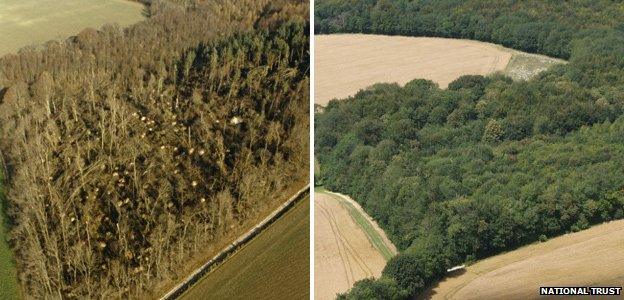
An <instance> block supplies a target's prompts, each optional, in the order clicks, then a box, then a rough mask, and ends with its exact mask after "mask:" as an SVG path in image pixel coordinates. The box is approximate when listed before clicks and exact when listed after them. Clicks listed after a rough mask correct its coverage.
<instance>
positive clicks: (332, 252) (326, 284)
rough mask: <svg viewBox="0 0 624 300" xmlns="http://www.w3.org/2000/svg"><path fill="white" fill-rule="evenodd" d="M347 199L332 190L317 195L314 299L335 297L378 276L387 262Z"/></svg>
mask: <svg viewBox="0 0 624 300" xmlns="http://www.w3.org/2000/svg"><path fill="white" fill-rule="evenodd" d="M344 201H347V200H345V199H343V198H341V197H338V196H337V195H334V194H330V193H324V192H316V194H315V199H314V207H315V211H314V216H315V224H314V226H315V232H314V234H315V245H314V247H315V253H314V256H315V261H314V269H315V299H323V300H324V299H334V298H335V296H336V294H337V293H343V292H346V291H347V290H348V289H349V288H351V287H352V286H353V284H354V283H355V282H356V281H358V280H361V279H364V278H371V277H379V276H381V271H382V270H383V267H384V266H385V264H386V260H385V258H384V256H383V255H382V253H381V252H380V251H379V249H378V248H376V247H375V245H374V244H373V242H372V241H371V239H370V237H369V236H368V234H367V232H366V231H365V230H364V229H363V228H362V227H361V226H360V225H359V224H358V223H357V221H356V220H355V219H354V216H353V215H352V214H351V212H350V211H349V209H348V208H347V207H346V206H345V205H344V204H345V203H344Z"/></svg>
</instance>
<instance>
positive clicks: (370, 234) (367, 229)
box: [314, 187, 394, 261]
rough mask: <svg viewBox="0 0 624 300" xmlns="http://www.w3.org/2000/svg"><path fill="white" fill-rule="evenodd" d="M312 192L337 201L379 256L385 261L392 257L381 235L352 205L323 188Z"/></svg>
mask: <svg viewBox="0 0 624 300" xmlns="http://www.w3.org/2000/svg"><path fill="white" fill-rule="evenodd" d="M314 191H315V192H316V193H324V194H327V195H329V196H331V197H333V198H334V199H336V200H338V201H339V202H340V204H341V205H342V206H343V207H344V208H345V209H346V210H347V211H348V212H349V215H351V218H352V219H353V220H354V221H355V223H356V224H358V226H360V228H362V230H363V231H364V233H366V237H367V238H368V240H369V241H370V242H371V243H372V244H373V246H374V247H375V248H376V249H377V251H379V253H381V256H383V257H384V259H385V260H386V261H388V260H390V259H391V258H392V257H393V256H394V254H393V253H392V251H391V250H390V248H388V245H386V243H385V242H384V241H383V239H382V237H381V235H379V232H377V230H375V228H374V227H373V224H371V223H370V222H369V221H368V220H367V219H366V217H365V216H364V215H362V213H361V212H360V211H359V210H358V209H357V208H356V207H355V206H354V205H353V204H351V203H350V202H349V201H347V200H345V199H342V198H341V197H340V196H337V195H334V194H330V193H328V192H327V190H325V189H324V188H323V187H318V188H315V189H314Z"/></svg>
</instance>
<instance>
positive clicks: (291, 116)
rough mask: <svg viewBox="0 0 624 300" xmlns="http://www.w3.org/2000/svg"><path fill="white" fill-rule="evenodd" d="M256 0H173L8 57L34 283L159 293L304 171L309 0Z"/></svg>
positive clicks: (7, 152) (26, 277)
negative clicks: (138, 18)
mask: <svg viewBox="0 0 624 300" xmlns="http://www.w3.org/2000/svg"><path fill="white" fill-rule="evenodd" d="M243 2H244V3H241V1H235V2H232V1H229V0H220V1H210V2H198V4H197V5H194V6H192V7H185V6H180V5H177V4H176V3H174V2H170V3H168V4H167V5H165V6H163V7H161V8H162V10H160V11H159V12H158V13H157V14H153V15H152V16H151V17H150V18H149V19H147V20H146V21H144V22H141V23H138V24H136V25H134V26H131V27H129V28H126V29H121V28H119V27H116V26H114V25H106V26H104V27H103V28H101V29H100V30H93V29H86V30H84V31H82V32H81V33H80V34H78V35H77V36H75V37H72V38H70V39H68V40H67V41H61V42H57V41H53V42H49V43H47V44H46V45H44V46H42V47H37V48H27V49H23V50H21V51H20V52H19V53H18V54H15V55H8V56H5V57H3V58H1V59H0V91H1V92H0V136H1V139H0V149H2V153H3V154H4V158H5V161H6V169H7V173H8V174H7V188H8V191H7V200H8V204H9V207H8V212H9V215H10V217H11V219H12V224H13V228H12V229H11V234H10V237H11V244H12V246H13V249H14V254H15V256H16V261H17V265H18V272H19V279H20V283H21V285H22V288H23V290H24V291H25V293H26V295H28V296H29V297H34V298H70V299H72V298H141V297H145V296H146V295H149V293H150V292H151V291H152V290H153V289H154V288H155V287H156V286H158V285H159V284H161V283H163V282H165V281H168V280H171V279H174V278H176V277H178V276H183V275H184V274H180V272H179V271H180V270H181V269H183V268H182V267H183V266H184V265H185V263H187V262H188V260H189V259H190V258H192V257H193V254H196V253H199V251H200V250H201V249H205V248H210V247H212V245H215V244H219V243H222V242H223V240H224V239H225V238H227V237H228V236H230V235H231V233H232V231H233V230H240V229H239V228H238V226H239V225H240V224H241V223H243V222H244V221H245V220H247V219H249V218H252V217H257V216H259V215H260V214H262V213H266V212H267V211H269V209H271V208H272V207H273V206H274V205H275V204H276V202H275V201H276V200H273V199H279V195H280V193H281V192H283V191H284V190H285V189H286V188H288V187H290V186H291V185H292V184H294V183H297V182H301V181H304V180H306V178H307V174H308V171H307V170H308V167H309V166H308V164H309V163H308V161H309V160H308V157H309V156H308V155H309V149H308V137H309V135H308V134H309V116H308V114H309V109H308V107H309V105H308V103H309V95H308V88H309V53H308V49H309V47H308V41H309V36H308V29H307V28H308V26H309V21H308V16H307V5H308V4H307V3H306V1H295V2H292V1H266V0H245V1H243ZM163 3H164V2H163ZM241 4H243V5H241ZM152 296H154V295H152Z"/></svg>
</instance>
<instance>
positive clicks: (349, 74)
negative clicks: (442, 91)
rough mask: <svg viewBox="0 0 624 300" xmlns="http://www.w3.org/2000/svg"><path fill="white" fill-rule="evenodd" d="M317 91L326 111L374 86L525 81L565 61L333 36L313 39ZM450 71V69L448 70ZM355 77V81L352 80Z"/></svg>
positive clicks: (442, 43)
mask: <svg viewBox="0 0 624 300" xmlns="http://www.w3.org/2000/svg"><path fill="white" fill-rule="evenodd" d="M315 40H316V41H317V43H316V44H317V46H316V47H317V48H316V49H317V50H316V52H317V54H319V57H318V58H317V60H316V62H315V65H316V69H317V70H318V74H320V75H319V76H317V79H316V80H315V85H316V86H317V90H318V91H319V92H318V93H317V95H316V96H315V104H317V105H320V106H326V105H327V104H328V102H329V101H331V100H332V99H344V98H348V97H350V96H353V95H355V94H356V93H357V92H358V91H360V90H366V89H367V88H369V87H371V86H373V85H374V84H376V83H393V82H396V83H398V84H399V85H404V84H405V83H407V82H409V81H410V80H413V79H419V78H425V79H429V80H433V81H434V82H436V83H437V84H438V85H439V86H440V87H441V88H446V87H447V85H448V84H449V83H450V82H452V81H453V80H455V79H457V78H458V77H460V76H462V75H483V76H487V75H492V74H503V75H506V76H509V77H511V78H512V79H513V80H528V79H531V78H533V77H535V76H537V75H538V74H539V73H541V72H543V71H546V70H548V69H549V68H550V67H552V66H554V65H557V64H563V63H566V61H564V60H561V59H556V58H551V57H548V56H544V55H538V54H531V53H525V52H521V51H518V50H515V49H511V48H506V47H504V46H502V45H499V44H492V43H486V42H481V41H477V40H470V39H453V38H442V37H425V36H386V35H377V34H344V33H336V34H329V35H317V36H315ZM449 66H452V67H451V68H448V67H449ZM353 74H357V75H353Z"/></svg>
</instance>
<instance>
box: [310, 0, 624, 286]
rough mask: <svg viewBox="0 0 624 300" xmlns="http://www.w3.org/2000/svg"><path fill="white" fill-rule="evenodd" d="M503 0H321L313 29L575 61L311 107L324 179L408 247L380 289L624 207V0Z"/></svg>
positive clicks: (417, 280) (425, 278) (427, 277)
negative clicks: (524, 77)
mask: <svg viewBox="0 0 624 300" xmlns="http://www.w3.org/2000/svg"><path fill="white" fill-rule="evenodd" d="M500 2H501V1H491V0H470V1H407V0H368V1H355V0H324V1H318V3H317V7H316V9H317V10H316V11H315V15H316V28H315V30H316V32H317V33H334V32H362V33H378V34H390V35H409V36H439V37H453V38H466V39H476V40H481V41H487V42H494V43H498V44H502V45H504V46H507V47H512V48H515V49H519V50H523V51H529V52H536V53H541V54H546V55H551V56H556V57H559V58H565V59H568V61H569V63H568V64H564V65H559V66H556V67H553V68H552V69H551V70H549V71H547V72H544V73H542V74H540V75H538V76H537V77H536V78H533V79H531V80H529V81H517V82H513V81H512V80H511V79H509V78H506V77H503V76H500V75H492V76H489V77H482V76H463V77H460V78H458V79H457V80H455V81H454V82H452V83H451V84H449V87H448V89H446V90H442V89H439V88H438V87H437V85H436V84H434V83H433V82H430V81H426V80H421V79H416V80H413V81H411V82H409V83H407V84H406V85H405V86H404V87H399V86H398V85H396V84H377V85H375V86H373V87H371V88H368V89H366V90H362V91H360V92H359V93H358V94H356V95H355V96H353V97H350V98H348V99H343V100H338V101H333V102H330V103H329V104H328V106H327V107H326V109H325V110H324V111H323V112H322V113H319V114H317V115H316V137H315V139H316V144H315V148H316V149H315V151H316V157H317V159H318V160H319V161H320V164H321V167H322V168H321V174H320V175H319V176H318V178H320V180H322V182H323V183H324V184H325V185H327V186H328V187H329V188H330V189H333V190H336V191H340V192H343V193H347V194H350V195H352V196H353V197H354V198H355V199H356V200H357V201H358V202H360V203H361V204H362V205H363V207H364V208H365V210H366V211H367V212H369V213H370V214H371V215H372V216H373V218H375V219H376V220H377V221H378V222H379V223H380V225H381V226H382V227H383V228H384V229H385V230H386V232H387V233H388V234H389V237H390V238H391V239H392V241H393V242H394V243H395V244H396V245H397V246H398V248H399V249H400V250H402V253H401V254H399V256H398V257H397V258H395V259H393V260H391V261H390V262H389V263H388V265H387V267H386V270H385V271H384V276H383V278H384V280H390V281H380V282H378V283H376V284H382V282H392V283H396V284H398V286H399V287H400V288H401V289H403V290H405V291H407V292H408V293H409V294H417V293H419V292H421V291H422V290H423V288H425V287H426V286H427V285H429V284H430V283H431V282H433V281H434V280H436V279H438V278H439V277H440V276H442V275H443V274H444V272H445V270H446V268H448V267H451V266H453V265H456V264H461V263H464V262H466V261H471V260H474V259H476V258H482V257H487V256H490V255H492V254H495V253H499V252H501V251H504V250H507V249H511V248H514V247H518V246H521V245H524V244H527V243H531V242H534V241H537V240H544V239H545V237H550V236H554V235H558V234H562V233H565V232H571V231H578V230H582V229H585V228H587V227H588V226H590V225H591V224H596V223H599V222H604V221H607V220H612V219H619V218H623V217H624V176H622V170H623V169H624V168H623V167H624V146H623V144H622V142H623V141H624V138H623V137H624V116H623V112H624V110H623V109H624V26H622V25H621V24H624V5H623V4H622V3H620V2H618V1H585V0H573V1H512V0H509V1H504V2H505V3H503V4H501V3H500ZM372 285H373V284H372V283H367V286H372ZM361 289H362V287H361V286H359V287H357V289H356V288H354V291H358V290H361ZM358 292H359V291H358ZM352 293H353V292H352ZM346 296H348V295H346Z"/></svg>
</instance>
